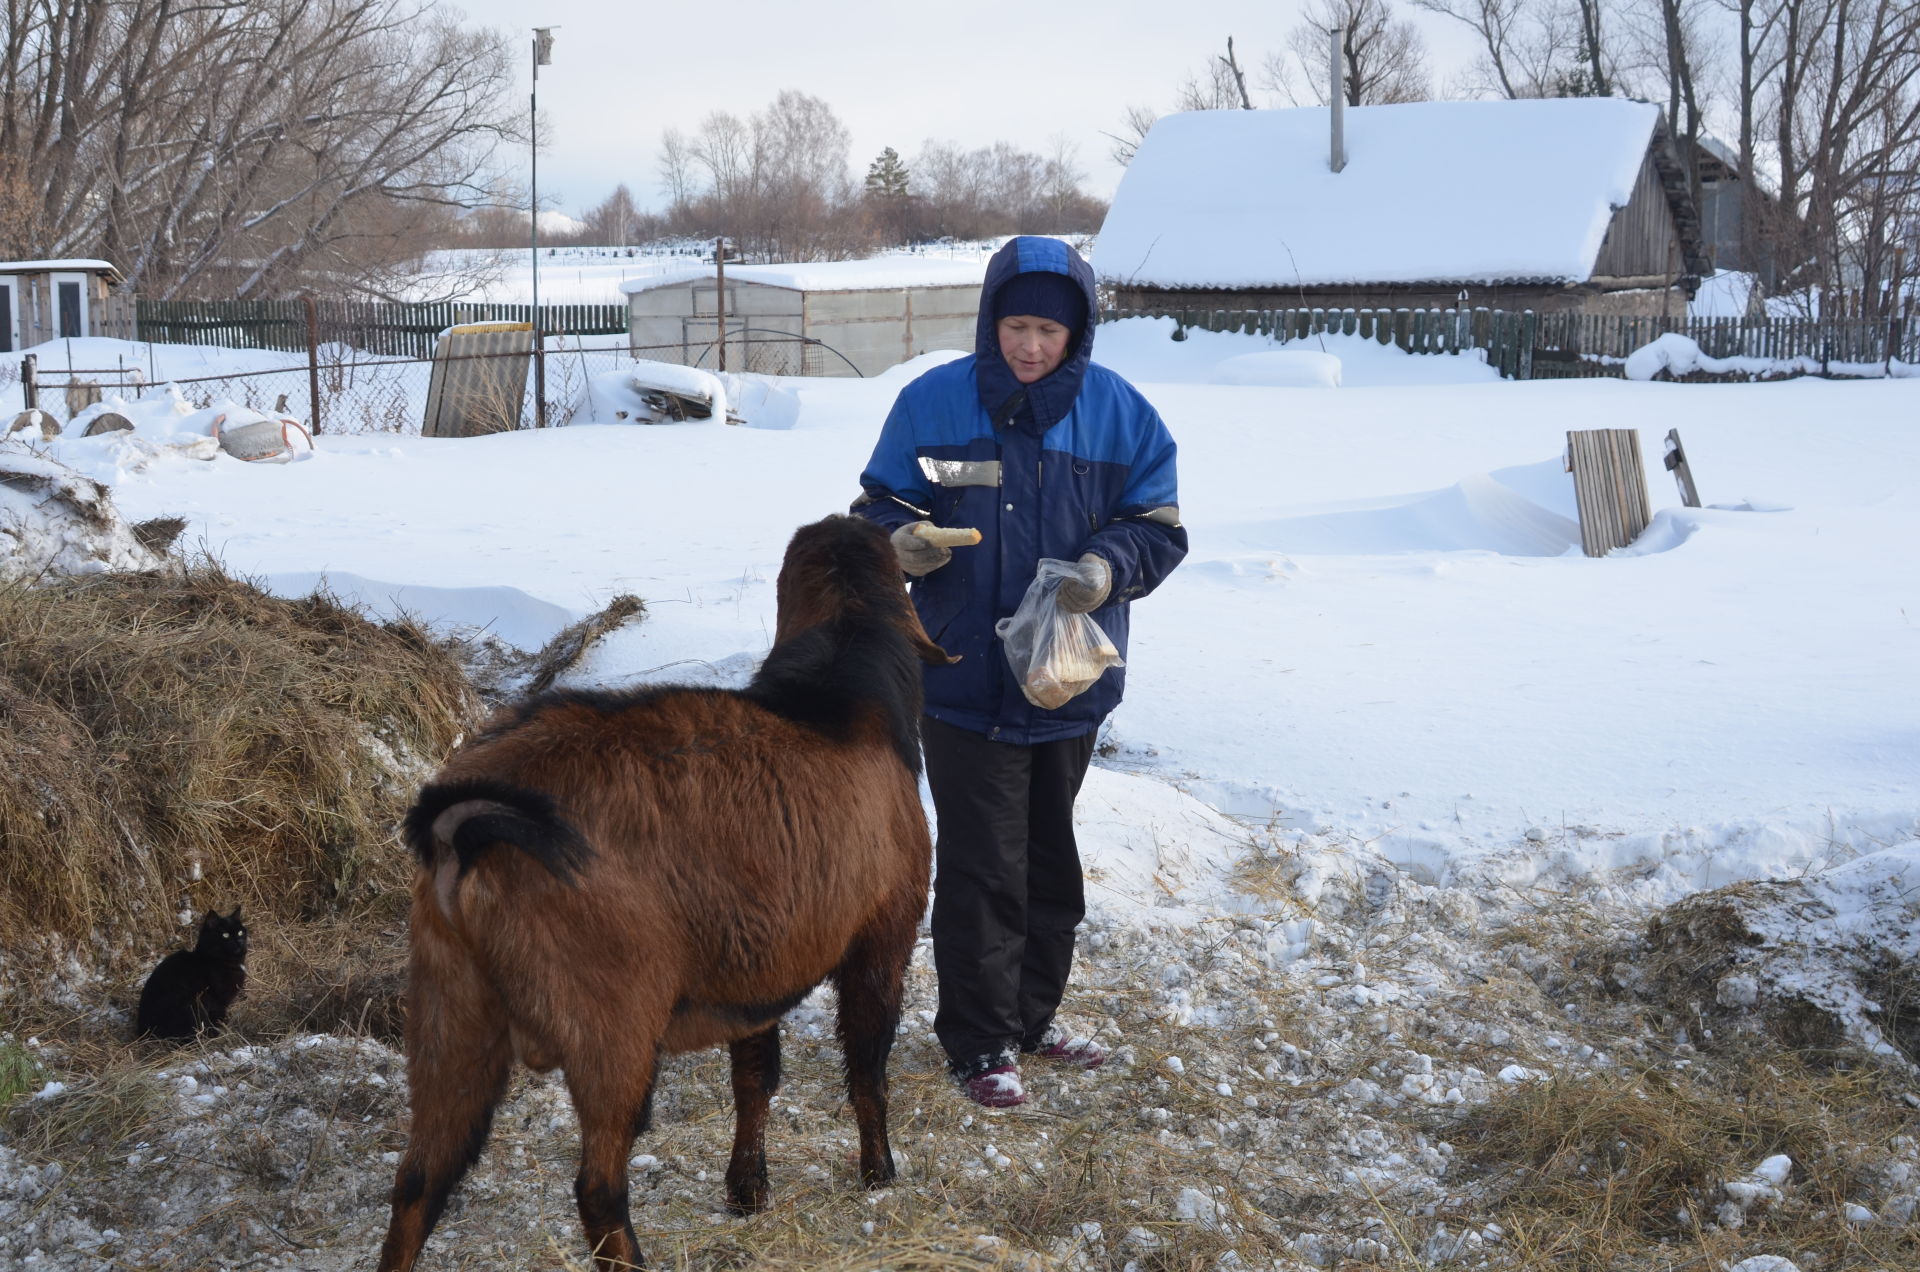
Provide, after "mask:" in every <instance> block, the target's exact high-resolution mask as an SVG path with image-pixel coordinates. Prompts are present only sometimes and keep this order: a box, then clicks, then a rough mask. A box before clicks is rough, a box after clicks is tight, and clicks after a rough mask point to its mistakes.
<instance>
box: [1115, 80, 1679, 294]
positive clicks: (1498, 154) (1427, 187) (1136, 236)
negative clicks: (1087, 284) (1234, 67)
mask: <svg viewBox="0 0 1920 1272" xmlns="http://www.w3.org/2000/svg"><path fill="white" fill-rule="evenodd" d="M1659 115H1660V112H1659V109H1658V108H1657V107H1655V106H1652V105H1649V104H1647V103H1644V102H1630V101H1623V100H1620V99H1617V98H1555V99H1547V100H1540V101H1482V102H1418V103H1412V104H1408V105H1399V106H1359V107H1354V108H1351V109H1349V110H1348V111H1347V112H1346V151H1347V165H1346V168H1345V170H1344V171H1341V172H1339V173H1335V172H1333V171H1332V169H1331V167H1330V165H1329V163H1328V153H1329V149H1330V147H1329V133H1330V131H1331V126H1330V122H1329V119H1328V112H1327V110H1326V109H1325V108H1324V107H1314V108H1305V109H1299V110H1253V111H1245V110H1217V111H1196V112H1192V113H1188V114H1181V115H1169V116H1167V117H1166V118H1164V119H1161V120H1160V121H1158V122H1157V123H1155V124H1154V126H1153V129H1152V131H1151V132H1149V133H1148V134H1147V137H1146V140H1145V141H1143V142H1142V143H1141V145H1140V150H1139V153H1137V154H1136V155H1135V156H1134V158H1133V163H1132V165H1131V166H1129V167H1128V169H1127V172H1126V175H1125V176H1124V177H1122V178H1121V181H1120V186H1119V189H1118V190H1116V191H1115V192H1114V196H1113V206H1112V209H1111V210H1110V211H1109V212H1108V213H1107V220H1106V224H1105V225H1104V226H1103V227H1102V228H1101V230H1100V235H1099V238H1098V239H1097V240H1096V242H1095V247H1094V258H1093V266H1094V271H1095V272H1096V273H1097V274H1098V275H1099V276H1100V278H1101V280H1102V281H1103V282H1107V283H1111V284H1116V285H1119V286H1140V287H1189V288H1191V287H1206V288H1247V287H1261V288H1276V287H1290V286H1324V285H1329V284H1333V285H1338V284H1365V283H1423V282H1452V281H1459V282H1478V283H1482V284H1485V283H1492V282H1499V281H1512V280H1521V279H1527V280H1554V281H1567V282H1577V281H1582V280H1585V279H1586V278H1588V277H1590V276H1591V275H1592V272H1593V264H1594V260H1595V258H1596V257H1597V256H1598V255H1599V251H1600V245H1601V242H1602V240H1603V239H1604V238H1605V236H1606V232H1607V225H1608V223H1609V221H1610V220H1611V219H1612V216H1613V213H1614V211H1615V209H1617V208H1620V207H1624V206H1625V205H1626V203H1627V200H1628V198H1629V197H1631V195H1632V193H1633V186H1634V180H1635V178H1636V177H1637V176H1638V174H1639V171H1640V166H1641V164H1642V163H1643V162H1644V161H1645V158H1646V154H1647V148H1648V145H1649V143H1650V142H1651V140H1652V138H1653V135H1654V129H1655V126H1656V124H1657V123H1658V120H1659Z"/></svg>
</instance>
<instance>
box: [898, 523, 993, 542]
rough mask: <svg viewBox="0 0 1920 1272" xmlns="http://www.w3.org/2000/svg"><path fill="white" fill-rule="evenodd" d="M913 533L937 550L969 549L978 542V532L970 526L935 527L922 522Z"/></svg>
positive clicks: (915, 527)
mask: <svg viewBox="0 0 1920 1272" xmlns="http://www.w3.org/2000/svg"><path fill="white" fill-rule="evenodd" d="M913 532H914V534H916V535H918V536H919V537H920V538H922V539H925V540H926V541H927V542H928V543H931V544H933V545H934V546H935V547H937V548H970V547H972V546H973V545H974V544H976V543H978V542H980V532H979V531H978V530H975V529H973V528H972V527H970V526H936V525H934V524H933V523H931V522H927V521H922V522H919V523H917V524H916V525H915V526H914V527H913Z"/></svg>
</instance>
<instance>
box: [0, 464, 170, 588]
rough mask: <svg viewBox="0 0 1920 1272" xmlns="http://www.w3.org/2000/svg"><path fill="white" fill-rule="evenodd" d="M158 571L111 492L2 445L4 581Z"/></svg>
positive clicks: (0, 559) (0, 574) (0, 566)
mask: <svg viewBox="0 0 1920 1272" xmlns="http://www.w3.org/2000/svg"><path fill="white" fill-rule="evenodd" d="M160 564H161V558H160V557H159V556H158V555H157V554H156V553H154V552H152V551H151V550H149V549H148V548H147V547H146V546H145V545H144V544H142V543H141V542H140V540H139V539H137V538H135V537H134V533H133V529H132V527H130V526H129V525H127V523H126V522H125V521H124V520H122V519H121V517H120V513H119V512H118V511H117V510H116V509H115V507H114V504H113V496H112V494H111V492H110V491H109V490H108V488H107V487H106V486H103V485H101V484H100V483H99V482H97V481H94V480H92V479H90V478H88V477H84V476H82V475H81V474H80V473H78V472H76V471H74V470H73V469H71V468H69V467H67V465H65V464H63V463H61V462H60V461H59V460H57V459H54V458H53V457H52V456H50V455H46V454H43V453H41V452H39V451H37V450H34V449H32V448H31V447H29V446H28V445H26V444H25V443H22V442H20V441H19V440H17V439H12V438H10V439H8V440H7V441H5V442H0V580H7V581H11V580H14V579H32V578H38V577H40V576H41V575H45V574H65V575H79V574H101V573H105V572H106V571H109V570H152V569H157V568H159V566H160Z"/></svg>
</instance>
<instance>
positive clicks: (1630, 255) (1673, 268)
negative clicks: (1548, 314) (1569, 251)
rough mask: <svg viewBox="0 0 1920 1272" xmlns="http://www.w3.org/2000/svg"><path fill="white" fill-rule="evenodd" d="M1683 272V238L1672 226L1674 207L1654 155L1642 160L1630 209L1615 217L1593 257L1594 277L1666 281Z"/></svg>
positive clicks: (1649, 152)
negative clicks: (1659, 279)
mask: <svg viewBox="0 0 1920 1272" xmlns="http://www.w3.org/2000/svg"><path fill="white" fill-rule="evenodd" d="M1680 272H1682V264H1681V260H1680V235H1679V231H1678V230H1677V229H1676V228H1675V226H1674V223H1673V207H1672V205H1670V204H1669V203H1668V202H1667V192H1666V187H1665V186H1663V185H1662V184H1661V182H1660V173H1659V170H1658V169H1657V168H1655V167H1654V163H1653V152H1652V151H1648V152H1647V157H1646V158H1645V159H1642V160H1641V161H1640V175H1639V176H1638V177H1637V178H1636V179H1635V180H1634V183H1633V194H1632V196H1631V197H1630V198H1629V199H1628V200H1627V206H1625V207H1624V208H1621V209H1620V210H1619V211H1617V212H1615V213H1614V214H1613V220H1612V221H1611V222H1609V223H1608V225H1607V237H1606V238H1605V239H1604V240H1602V241H1601V244H1600V254H1599V255H1598V256H1597V257H1595V258H1594V263H1593V277H1594V278H1596V279H1604V278H1649V277H1656V276H1657V277H1661V278H1665V277H1667V276H1669V275H1671V274H1677V273H1680Z"/></svg>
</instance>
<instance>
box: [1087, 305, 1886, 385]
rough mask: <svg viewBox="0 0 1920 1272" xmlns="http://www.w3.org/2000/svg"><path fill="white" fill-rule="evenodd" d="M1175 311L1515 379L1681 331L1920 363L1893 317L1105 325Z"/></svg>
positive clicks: (1589, 370) (1298, 319) (1555, 374)
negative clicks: (1370, 343) (1479, 359)
mask: <svg viewBox="0 0 1920 1272" xmlns="http://www.w3.org/2000/svg"><path fill="white" fill-rule="evenodd" d="M1149 317H1151V318H1172V319H1174V320H1175V321H1176V322H1177V323H1178V324H1179V326H1180V329H1181V330H1182V331H1184V330H1186V329H1189V328H1192V329H1197V330H1202V331H1228V332H1242V333H1246V334H1257V335H1262V336H1270V337H1272V338H1274V339H1277V340H1280V341H1283V342H1287V341H1294V340H1307V339H1311V338H1313V337H1316V336H1322V335H1347V336H1358V337H1359V338H1361V339H1362V340H1377V341H1378V342H1379V343H1381V344H1383V345H1388V344H1390V345H1397V346H1398V347H1400V348H1402V349H1405V350H1406V351H1407V352H1409V353H1423V354H1436V353H1450V354H1457V353H1462V352H1465V351H1467V350H1471V349H1481V350H1485V352H1486V358H1487V362H1488V363H1489V364H1490V365H1491V366H1493V367H1495V368H1497V369H1498V370H1499V372H1500V374H1501V375H1503V376H1505V377H1507V378H1508V379H1512V380H1542V379H1564V378H1569V377H1583V376H1618V375H1620V374H1621V373H1622V372H1621V367H1620V364H1621V362H1622V361H1623V360H1624V359H1625V358H1626V356H1627V355H1628V354H1630V353H1632V352H1633V351H1634V350H1635V349H1638V348H1640V347H1642V346H1643V345H1646V344H1650V343H1651V342H1652V341H1653V340H1655V339H1656V338H1658V337H1659V336H1661V335H1664V334H1666V333H1668V332H1679V333H1681V334H1683V335H1686V336H1689V337H1691V338H1692V339H1693V340H1695V341H1697V342H1698V343H1699V345H1700V349H1701V352H1703V353H1705V354H1707V355H1708V356H1710V357H1715V358H1732V357H1747V358H1757V359H1768V360H1774V361H1779V360H1787V359H1806V360H1808V361H1809V362H1811V363H1817V364H1819V366H1820V367H1822V368H1825V367H1827V366H1829V365H1831V364H1836V363H1838V364H1843V367H1844V368H1846V369H1852V368H1863V367H1866V366H1870V365H1872V364H1876V363H1884V362H1885V361H1886V360H1887V359H1888V358H1889V357H1894V358H1898V359H1900V360H1901V361H1903V362H1908V363H1920V322H1910V321H1907V320H1905V319H1904V318H1901V317H1894V318H1885V319H1845V320H1831V319H1829V320H1800V319H1792V318H1763V319H1743V318H1689V317H1684V316H1673V317H1664V318H1663V317H1659V316H1649V317H1629V316H1622V315H1613V314H1582V313H1546V314H1541V313H1535V312H1534V311H1532V310H1522V311H1513V310H1502V309H1485V308H1476V309H1310V308H1302V309H1180V308H1160V309H1152V308H1143V309H1104V310H1102V311H1101V313H1100V321H1101V322H1114V321H1118V320H1119V319H1122V318H1149Z"/></svg>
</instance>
